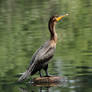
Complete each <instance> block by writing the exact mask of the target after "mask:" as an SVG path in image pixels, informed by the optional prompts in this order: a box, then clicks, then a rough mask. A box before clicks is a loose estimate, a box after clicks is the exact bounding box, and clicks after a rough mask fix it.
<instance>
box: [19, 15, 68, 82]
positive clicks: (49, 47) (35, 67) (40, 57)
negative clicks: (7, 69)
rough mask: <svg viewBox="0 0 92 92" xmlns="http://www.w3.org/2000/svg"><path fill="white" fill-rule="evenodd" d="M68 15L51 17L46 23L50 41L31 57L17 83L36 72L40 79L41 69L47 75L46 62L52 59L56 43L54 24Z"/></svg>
mask: <svg viewBox="0 0 92 92" xmlns="http://www.w3.org/2000/svg"><path fill="white" fill-rule="evenodd" d="M67 15H68V14H65V15H63V16H52V17H51V18H50V20H49V23H48V28H49V32H50V40H48V41H47V42H45V43H44V44H43V45H42V46H41V47H40V48H39V49H38V50H37V51H36V52H35V53H34V54H33V56H32V60H31V63H30V65H29V67H28V69H27V70H26V72H24V73H23V75H22V76H21V77H20V78H19V79H18V81H22V80H25V79H26V78H28V77H29V76H30V75H34V74H35V73H36V72H38V71H39V74H40V77H41V76H42V74H41V69H43V70H45V73H46V76H49V75H48V61H49V60H50V59H51V58H52V57H53V55H54V52H55V49H56V43H57V33H56V32H55V24H56V22H58V21H59V20H61V19H62V18H64V17H65V16H67Z"/></svg>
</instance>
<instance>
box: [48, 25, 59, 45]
mask: <svg viewBox="0 0 92 92" xmlns="http://www.w3.org/2000/svg"><path fill="white" fill-rule="evenodd" d="M49 31H50V34H51V36H50V40H53V41H54V42H55V43H56V42H57V33H56V31H55V24H54V23H49Z"/></svg>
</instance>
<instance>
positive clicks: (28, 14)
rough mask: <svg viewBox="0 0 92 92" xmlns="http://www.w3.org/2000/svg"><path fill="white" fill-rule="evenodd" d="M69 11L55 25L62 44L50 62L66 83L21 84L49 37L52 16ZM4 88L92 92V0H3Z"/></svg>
mask: <svg viewBox="0 0 92 92" xmlns="http://www.w3.org/2000/svg"><path fill="white" fill-rule="evenodd" d="M66 13H69V14H70V15H69V16H68V17H66V18H64V19H63V20H62V22H61V21H60V22H58V23H57V25H56V32H57V34H58V43H57V48H56V52H55V56H54V58H53V59H52V60H51V62H50V63H49V73H50V74H52V75H56V76H61V77H62V76H63V77H64V78H65V81H66V82H63V83H62V84H60V85H59V86H57V85H56V86H54V87H45V86H44V85H42V86H40V87H39V86H33V85H30V84H19V83H16V81H17V79H18V77H17V75H18V74H19V73H21V72H24V71H25V70H26V68H27V66H28V65H29V62H30V60H31V57H32V55H33V53H34V52H35V50H36V49H38V48H39V47H40V45H42V44H43V43H44V42H45V41H46V40H48V39H49V31H48V21H49V18H50V17H51V16H52V15H56V14H57V15H63V14H66ZM38 76H39V74H38V73H37V74H36V75H34V76H32V78H34V77H38ZM0 92H92V0H0Z"/></svg>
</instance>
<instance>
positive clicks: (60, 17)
mask: <svg viewBox="0 0 92 92" xmlns="http://www.w3.org/2000/svg"><path fill="white" fill-rule="evenodd" d="M68 15H69V14H65V15H63V16H59V17H58V18H56V21H59V20H61V19H62V18H64V17H65V16H68Z"/></svg>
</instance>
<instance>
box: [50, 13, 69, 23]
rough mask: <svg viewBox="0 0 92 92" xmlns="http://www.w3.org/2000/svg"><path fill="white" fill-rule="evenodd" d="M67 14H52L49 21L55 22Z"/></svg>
mask: <svg viewBox="0 0 92 92" xmlns="http://www.w3.org/2000/svg"><path fill="white" fill-rule="evenodd" d="M68 15H69V14H65V15H62V16H52V17H51V18H50V22H52V23H56V22H58V21H60V20H62V19H63V18H64V17H65V16H68Z"/></svg>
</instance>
